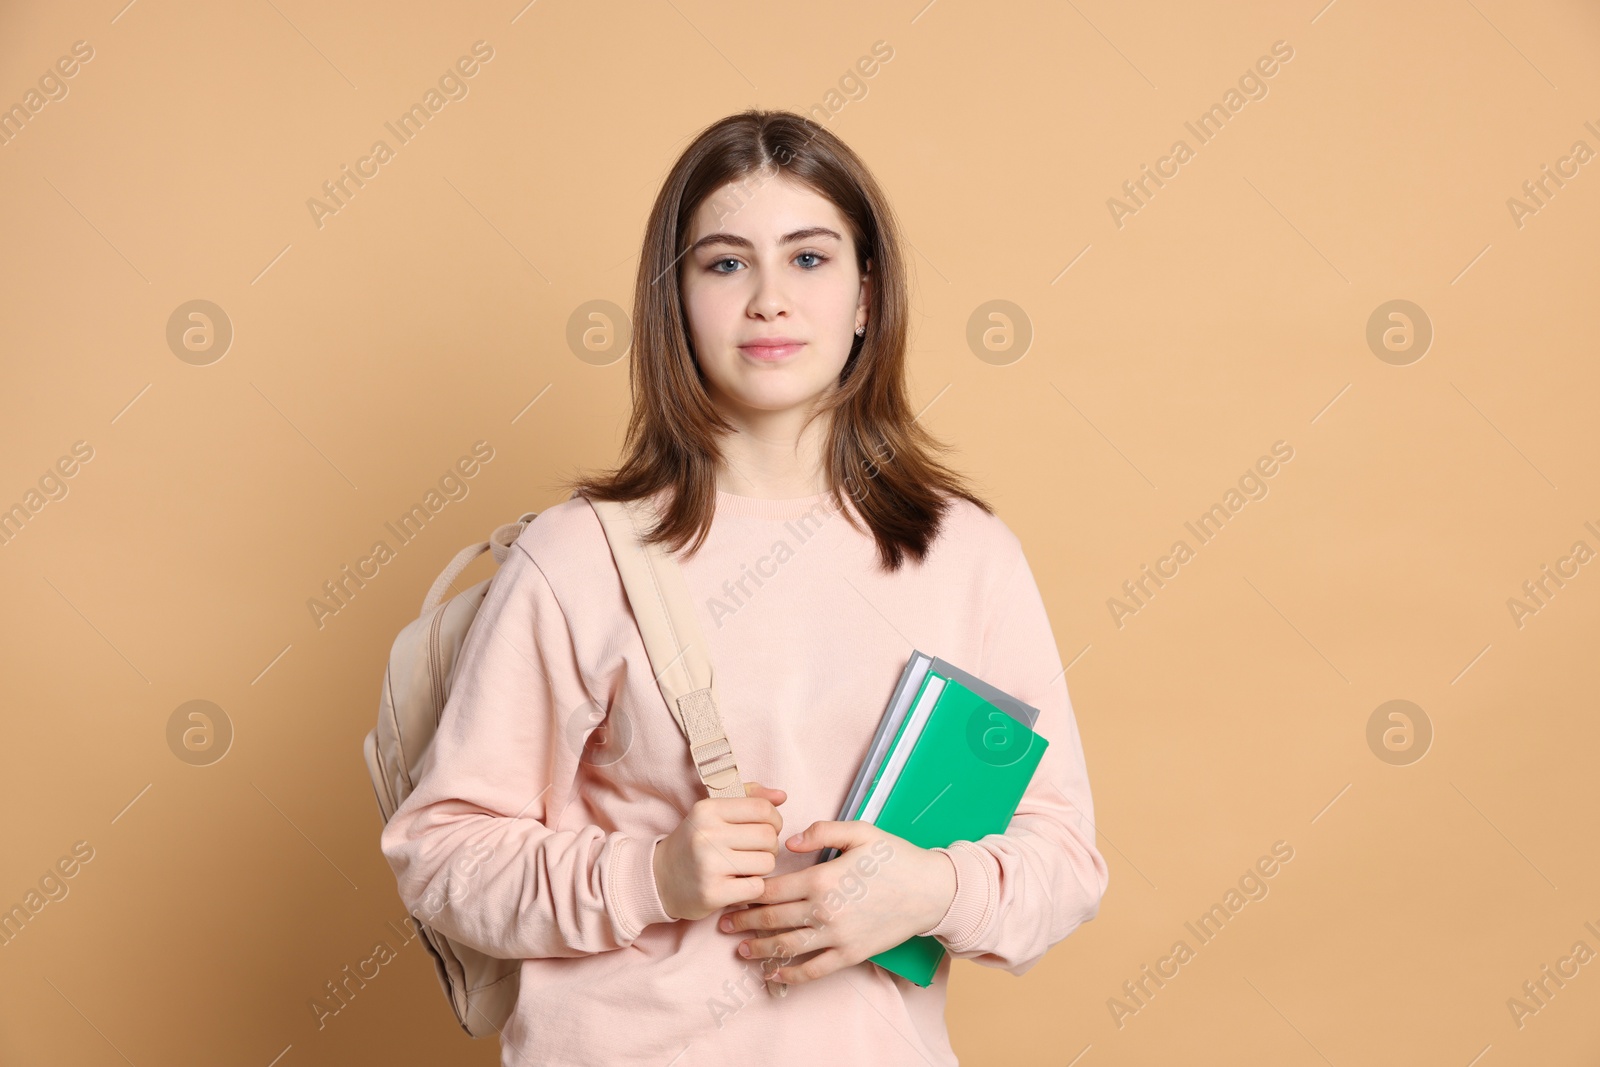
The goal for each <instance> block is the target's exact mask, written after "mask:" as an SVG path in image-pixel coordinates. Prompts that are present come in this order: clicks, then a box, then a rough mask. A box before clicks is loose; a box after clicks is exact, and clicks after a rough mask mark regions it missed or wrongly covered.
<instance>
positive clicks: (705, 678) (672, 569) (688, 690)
mask: <svg viewBox="0 0 1600 1067" xmlns="http://www.w3.org/2000/svg"><path fill="white" fill-rule="evenodd" d="M585 499H587V498H585ZM589 503H590V505H591V506H593V508H594V510H595V514H596V515H598V516H599V517H600V525H601V526H602V527H603V528H604V529H605V532H606V540H607V541H608V542H609V543H610V545H611V555H612V558H613V559H615V560H616V563H617V571H618V573H620V574H621V575H622V585H623V588H624V589H626V590H627V593H628V605H629V607H631V608H632V609H633V615H634V619H635V620H636V621H637V622H638V625H639V633H640V634H641V635H642V636H643V637H644V647H645V651H646V652H648V653H649V654H650V667H651V669H652V670H653V671H654V672H655V676H656V682H657V684H658V685H660V687H661V695H662V696H664V697H665V698H666V700H667V707H668V709H670V710H671V712H672V717H673V718H674V719H676V720H677V722H678V727H679V729H681V730H682V731H683V733H684V736H685V737H687V738H688V739H689V750H690V752H691V753H692V754H693V756H694V762H695V767H696V768H698V770H699V772H700V780H701V781H702V782H704V783H705V784H706V789H707V790H709V792H710V795H711V796H714V797H742V796H744V795H745V790H744V781H743V779H742V778H741V777H740V776H739V766H738V764H737V763H736V762H735V761H734V758H733V747H732V745H730V744H729V743H728V737H727V734H726V733H725V732H724V730H723V727H722V716H721V715H720V713H719V712H718V711H717V701H716V693H715V690H714V689H713V688H712V682H711V657H710V654H709V652H708V650H707V648H706V644H705V639H704V637H703V635H702V634H701V632H700V624H699V622H698V621H696V619H695V616H694V605H693V603H692V602H691V601H690V600H689V587H688V586H687V585H685V584H684V581H683V571H682V570H681V569H679V567H678V561H677V560H676V559H674V558H673V557H672V555H671V554H670V553H669V552H668V551H667V550H666V548H665V547H664V546H662V545H647V544H645V543H644V542H643V538H642V537H641V533H642V529H643V527H642V522H641V516H642V515H643V511H642V508H643V507H644V505H643V503H642V502H639V501H629V502H626V503H624V502H621V501H613V500H590V501H589Z"/></svg>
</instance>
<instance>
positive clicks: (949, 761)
mask: <svg viewBox="0 0 1600 1067" xmlns="http://www.w3.org/2000/svg"><path fill="white" fill-rule="evenodd" d="M934 663H935V666H934V667H933V668H931V669H929V670H928V673H927V675H926V676H925V677H924V678H923V679H922V683H921V685H920V686H919V687H918V689H917V693H916V697H915V698H914V699H913V701H912V702H911V708H910V711H909V712H908V713H907V714H906V715H905V717H904V719H903V720H902V721H901V723H900V727H899V730H898V732H897V733H896V734H895V737H894V741H893V742H892V743H891V744H890V746H889V749H888V751H887V753H886V754H885V755H884V757H883V760H882V762H881V763H880V764H879V766H878V768H877V770H876V772H875V773H874V775H873V777H872V780H871V785H870V786H869V787H868V788H867V790H866V793H865V795H864V796H863V797H862V799H861V802H860V804H859V805H858V806H857V808H856V811H855V814H854V816H853V817H854V818H857V819H861V820H864V821H866V822H870V823H872V824H873V825H874V826H877V827H878V828H879V829H882V830H885V831H887V832H889V833H891V834H894V835H895V836H896V837H900V838H903V839H904V840H906V841H909V842H911V843H912V844H913V845H916V846H918V847H919V848H943V847H945V846H947V845H950V844H952V843H954V842H956V841H976V840H978V839H979V838H981V837H984V836H985V835H987V834H999V833H1004V832H1005V830H1006V827H1007V826H1009V825H1010V824H1011V817H1012V816H1013V815H1015V814H1016V811H1017V805H1018V804H1019V803H1021V801H1022V794H1023V793H1024V792H1025V791H1026V790H1027V788H1028V783H1029V782H1030V781H1031V780H1032V779H1033V773H1034V771H1035V770H1036V769H1037V768H1038V766H1039V760H1040V759H1041V758H1042V757H1043V756H1044V750H1045V748H1046V747H1047V746H1048V745H1049V744H1050V742H1049V741H1047V740H1046V739H1045V738H1043V737H1041V736H1040V735H1039V734H1037V733H1035V732H1034V731H1033V729H1031V728H1030V727H1029V726H1028V725H1027V724H1026V723H1024V722H1022V721H1020V719H1019V718H1017V717H1016V715H1015V713H1012V712H1009V711H1005V710H1002V709H1001V708H1000V707H999V706H997V705H996V704H993V703H991V702H990V701H989V700H986V699H985V698H984V697H981V696H979V695H978V694H977V693H975V692H973V691H972V689H970V688H968V687H967V686H966V685H963V684H962V683H961V682H960V681H958V680H957V679H956V678H954V677H951V676H950V675H952V674H959V673H960V672H959V671H953V670H952V671H950V672H949V674H945V673H941V671H940V669H939V668H940V667H941V666H942V665H943V661H941V660H936V661H934ZM975 684H981V683H975ZM944 955H945V949H944V946H943V945H942V944H940V943H939V940H938V939H937V938H933V937H912V938H910V939H908V940H906V941H903V942H901V943H900V944H898V945H896V946H895V947H894V948H891V949H886V950H885V951H883V952H880V953H878V954H877V955H876V956H873V957H871V959H872V962H873V963H876V964H877V965H878V966H880V967H882V968H884V969H885V970H888V971H892V972H893V973H895V974H898V975H900V976H901V977H902V978H905V979H906V980H908V981H911V982H914V983H916V984H917V985H919V986H927V985H930V984H931V983H932V982H933V976H934V972H935V971H937V970H938V969H939V961H940V960H942V959H943V958H944Z"/></svg>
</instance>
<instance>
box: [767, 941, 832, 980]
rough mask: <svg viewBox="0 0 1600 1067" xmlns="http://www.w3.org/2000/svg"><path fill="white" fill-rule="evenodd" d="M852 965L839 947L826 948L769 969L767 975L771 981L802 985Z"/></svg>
mask: <svg viewBox="0 0 1600 1067" xmlns="http://www.w3.org/2000/svg"><path fill="white" fill-rule="evenodd" d="M848 966H850V959H849V957H848V956H846V955H845V954H844V953H843V952H841V951H839V950H838V949H837V948H832V947H830V948H826V949H823V950H822V951H821V952H819V953H817V954H816V955H814V956H812V957H811V958H810V959H807V960H799V961H797V962H794V963H789V964H780V965H779V966H778V967H777V969H776V970H772V969H769V970H768V971H767V972H766V977H767V978H768V979H769V980H771V981H776V982H781V983H782V984H784V985H802V984H804V983H806V982H814V981H816V980H817V979H818V978H826V977H827V976H828V975H830V974H832V973H833V972H834V971H838V970H842V969H844V968H845V967H848Z"/></svg>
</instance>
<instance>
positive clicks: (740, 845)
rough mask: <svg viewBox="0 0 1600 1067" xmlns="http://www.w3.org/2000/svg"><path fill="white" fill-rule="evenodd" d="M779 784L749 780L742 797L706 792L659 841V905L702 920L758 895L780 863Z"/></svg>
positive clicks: (679, 915)
mask: <svg viewBox="0 0 1600 1067" xmlns="http://www.w3.org/2000/svg"><path fill="white" fill-rule="evenodd" d="M787 799H788V794H787V793H785V792H784V791H783V790H781V789H771V788H768V787H767V786H764V785H762V784H761V783H759V782H746V783H745V795H744V796H742V797H702V798H701V799H700V800H697V801H695V803H694V806H693V807H692V808H690V809H689V814H688V816H687V817H686V818H684V820H683V821H682V822H680V823H678V826H677V828H676V829H674V830H673V831H672V833H670V834H668V835H667V836H666V837H664V838H662V840H661V843H660V844H658V845H656V852H655V859H654V861H653V863H652V865H651V866H652V870H653V872H654V874H655V878H656V893H657V895H658V896H660V898H661V906H662V907H663V908H665V909H666V911H667V914H668V915H670V916H672V917H673V918H674V919H703V918H705V917H706V916H707V915H710V914H711V913H712V912H714V911H719V910H721V909H722V908H725V907H727V906H728V905H730V904H738V903H741V902H744V901H749V900H752V899H755V898H756V897H757V896H758V895H759V894H760V893H761V892H762V891H763V889H762V887H763V885H764V882H763V879H762V875H765V874H771V873H772V870H773V868H774V867H776V866H777V864H778V859H777V857H778V833H779V832H780V831H781V830H782V829H783V816H782V815H780V814H779V813H778V809H777V805H779V804H782V803H783V802H784V801H785V800H787Z"/></svg>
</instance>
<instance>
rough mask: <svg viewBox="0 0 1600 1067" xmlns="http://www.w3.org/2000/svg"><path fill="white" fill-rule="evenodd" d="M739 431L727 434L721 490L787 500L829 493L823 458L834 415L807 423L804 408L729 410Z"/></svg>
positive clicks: (719, 479)
mask: <svg viewBox="0 0 1600 1067" xmlns="http://www.w3.org/2000/svg"><path fill="white" fill-rule="evenodd" d="M723 414H724V417H726V418H727V419H728V421H729V422H731V423H733V425H734V426H735V427H736V429H737V432H735V433H732V434H729V435H728V436H727V437H724V438H723V439H722V441H721V442H720V444H721V449H722V464H721V466H720V468H719V469H718V471H717V488H718V489H720V490H722V491H723V492H726V493H733V494H735V495H736V496H747V497H757V498H761V499H766V500H788V499H792V498H795V497H803V496H814V495H816V494H818V493H825V492H827V491H828V479H827V473H826V470H825V468H824V465H823V462H822V456H823V447H824V444H825V443H826V441H827V439H828V436H827V435H828V420H829V416H827V415H822V416H819V417H817V418H815V419H813V420H812V421H811V423H810V425H807V426H804V427H803V428H802V424H803V423H805V421H806V417H807V416H808V415H809V414H810V412H809V410H807V409H805V408H795V409H791V410H787V411H748V410H746V411H739V412H724V413H723Z"/></svg>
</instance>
